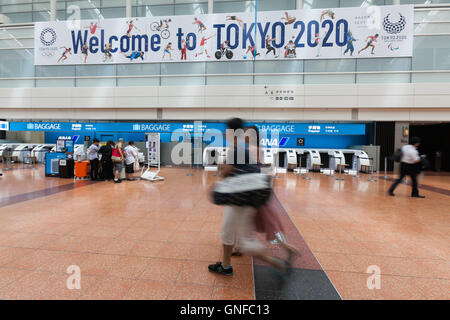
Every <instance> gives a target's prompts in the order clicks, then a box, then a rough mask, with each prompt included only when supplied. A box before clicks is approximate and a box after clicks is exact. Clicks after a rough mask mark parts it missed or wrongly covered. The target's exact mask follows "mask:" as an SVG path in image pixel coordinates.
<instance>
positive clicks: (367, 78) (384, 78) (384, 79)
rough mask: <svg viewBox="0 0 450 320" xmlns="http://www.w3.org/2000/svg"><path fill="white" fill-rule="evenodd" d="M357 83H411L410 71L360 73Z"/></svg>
mask: <svg viewBox="0 0 450 320" xmlns="http://www.w3.org/2000/svg"><path fill="white" fill-rule="evenodd" d="M356 82H357V83H409V82H411V75H410V74H409V73H387V74H382V73H381V74H358V75H357V76H356Z"/></svg>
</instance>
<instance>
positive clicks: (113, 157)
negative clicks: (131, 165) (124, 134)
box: [111, 148, 123, 162]
mask: <svg viewBox="0 0 450 320" xmlns="http://www.w3.org/2000/svg"><path fill="white" fill-rule="evenodd" d="M111 160H112V161H113V162H122V160H123V159H122V156H121V155H120V153H119V149H117V148H114V149H113V151H112V155H111Z"/></svg>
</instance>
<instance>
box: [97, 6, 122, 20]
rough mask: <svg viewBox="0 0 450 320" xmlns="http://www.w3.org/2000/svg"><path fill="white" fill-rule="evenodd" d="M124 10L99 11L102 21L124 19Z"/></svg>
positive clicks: (104, 9) (108, 9) (105, 9)
mask: <svg viewBox="0 0 450 320" xmlns="http://www.w3.org/2000/svg"><path fill="white" fill-rule="evenodd" d="M126 10H127V9H126V8H125V7H120V8H103V9H101V13H102V16H103V18H104V19H114V18H123V17H126V15H127V13H126Z"/></svg>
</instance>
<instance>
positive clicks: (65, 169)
mask: <svg viewBox="0 0 450 320" xmlns="http://www.w3.org/2000/svg"><path fill="white" fill-rule="evenodd" d="M74 167H75V161H74V160H73V159H60V160H59V177H60V178H65V179H69V178H73V173H74Z"/></svg>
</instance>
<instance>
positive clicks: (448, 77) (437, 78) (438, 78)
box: [412, 72, 450, 83]
mask: <svg viewBox="0 0 450 320" xmlns="http://www.w3.org/2000/svg"><path fill="white" fill-rule="evenodd" d="M412 82H414V83H417V82H450V72H439V73H428V72H423V73H422V72H421V73H413V74H412Z"/></svg>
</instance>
